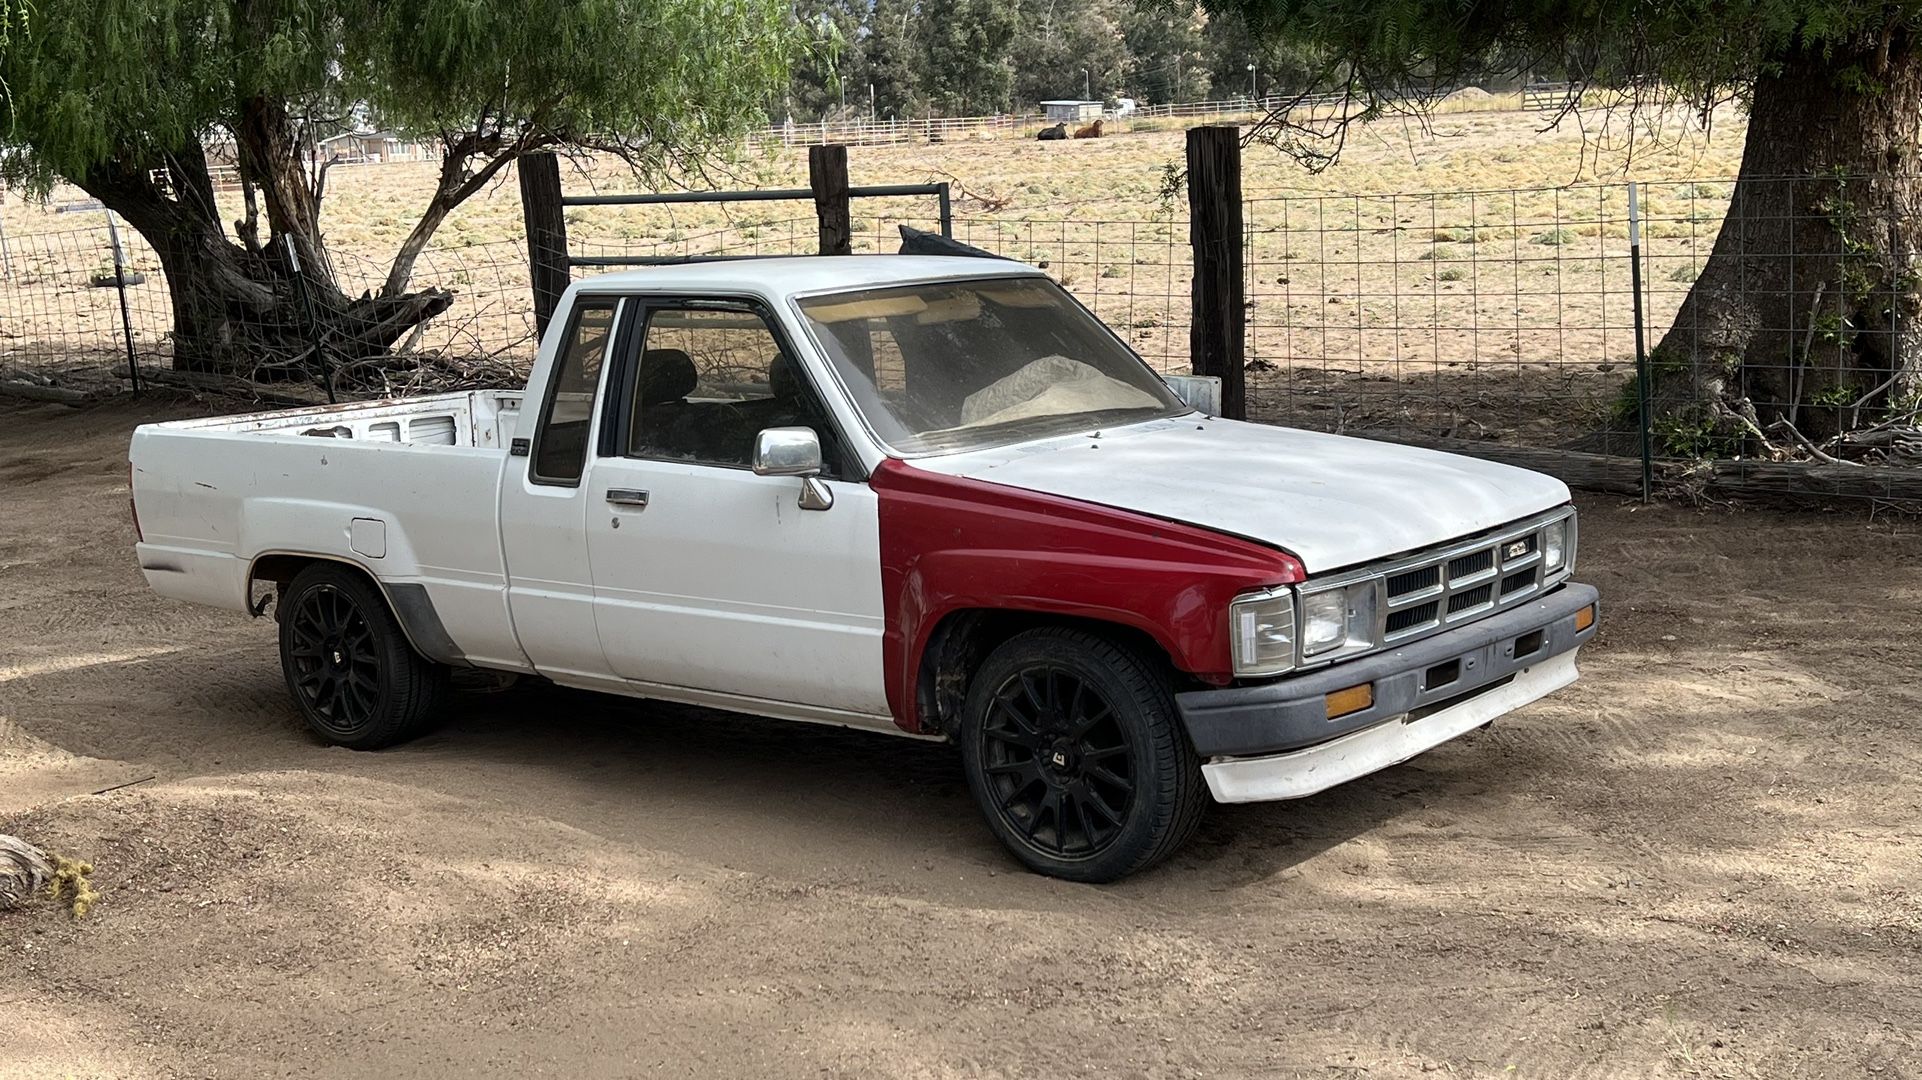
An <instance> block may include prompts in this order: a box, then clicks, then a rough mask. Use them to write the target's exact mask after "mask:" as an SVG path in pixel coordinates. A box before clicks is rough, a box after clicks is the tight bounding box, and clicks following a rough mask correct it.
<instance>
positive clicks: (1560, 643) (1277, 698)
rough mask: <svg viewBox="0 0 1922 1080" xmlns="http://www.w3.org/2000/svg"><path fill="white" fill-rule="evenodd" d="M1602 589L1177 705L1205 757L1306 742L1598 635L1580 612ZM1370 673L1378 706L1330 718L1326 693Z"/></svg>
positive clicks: (1448, 698)
mask: <svg viewBox="0 0 1922 1080" xmlns="http://www.w3.org/2000/svg"><path fill="white" fill-rule="evenodd" d="M1599 596H1600V594H1599V593H1597V592H1596V591H1595V587H1594V586H1592V585H1581V584H1577V583H1575V582H1569V583H1568V584H1566V585H1563V586H1562V587H1561V588H1559V589H1557V590H1555V591H1554V592H1552V593H1549V594H1548V595H1546V596H1544V597H1542V598H1541V599H1539V600H1534V601H1531V602H1529V603H1526V604H1523V605H1521V606H1520V607H1516V608H1511V609H1509V610H1508V611H1504V612H1501V613H1499V614H1496V615H1490V616H1489V617H1487V618H1485V619H1480V620H1477V621H1475V622H1472V623H1469V624H1467V625H1466V626H1461V627H1457V628H1456V629H1453V630H1448V631H1444V632H1443V633H1440V634H1436V635H1434V636H1433V637H1427V638H1423V639H1421V640H1420V641H1415V642H1410V643H1409V644H1407V645H1404V646H1402V647H1401V648H1398V649H1390V650H1388V651H1386V652H1380V653H1374V654H1372V655H1369V656H1363V657H1359V658H1357V659H1354V660H1349V661H1346V662H1344V663H1339V664H1336V665H1334V666H1333V667H1328V668H1323V669H1321V670H1319V671H1312V672H1309V673H1307V674H1305V675H1297V676H1293V677H1290V678H1284V679H1278V680H1276V681H1274V682H1269V683H1261V684H1258V685H1254V686H1241V687H1235V688H1233V689H1229V690H1197V691H1194V692H1191V693H1186V694H1176V695H1175V705H1176V707H1177V708H1178V709H1179V710H1180V712H1181V719H1182V721H1183V723H1185V724H1186V725H1187V728H1188V737H1189V739H1190V740H1192V741H1193V742H1194V745H1195V751H1196V752H1197V753H1199V754H1200V755H1201V756H1202V757H1204V758H1213V757H1249V756H1254V755H1259V754H1278V753H1282V752H1284V751H1288V750H1299V749H1301V748H1302V747H1306V746H1314V745H1315V744H1317V743H1323V742H1327V741H1328V740H1329V739H1333V738H1336V737H1338V736H1341V735H1346V734H1348V733H1349V732H1351V731H1359V730H1361V729H1363V728H1366V727H1370V726H1373V725H1375V724H1378V723H1380V722H1382V721H1383V720H1387V719H1390V718H1392V717H1396V716H1401V715H1403V714H1404V713H1409V712H1414V711H1416V710H1418V709H1425V708H1432V707H1434V706H1437V705H1444V704H1450V703H1453V702H1455V701H1457V700H1459V699H1461V698H1465V697H1468V696H1471V695H1473V694H1475V693H1477V692H1479V691H1482V690H1489V689H1493V688H1494V686H1496V685H1498V684H1500V683H1503V682H1505V681H1506V680H1507V679H1509V678H1510V677H1512V676H1513V675H1514V674H1515V673H1516V672H1519V671H1521V670H1522V669H1524V668H1527V667H1529V666H1531V665H1534V664H1539V663H1541V662H1542V661H1543V660H1546V659H1548V658H1549V657H1551V656H1559V655H1561V654H1562V653H1565V652H1571V651H1573V650H1574V649H1577V648H1579V647H1580V646H1581V645H1582V643H1584V642H1586V641H1587V640H1588V639H1589V638H1591V637H1594V636H1595V627H1596V626H1597V625H1599V622H1600V620H1599V618H1598V619H1597V621H1596V622H1595V623H1590V624H1589V627H1588V629H1586V630H1581V631H1577V630H1576V629H1575V615H1576V613H1577V612H1579V611H1581V610H1582V609H1583V608H1585V607H1588V606H1589V605H1591V604H1595V603H1597V602H1598V598H1599ZM1598 614H1599V609H1598ZM1536 631H1540V632H1541V640H1540V643H1539V644H1538V645H1537V646H1536V647H1535V648H1534V649H1533V650H1531V651H1529V652H1527V653H1525V654H1523V655H1520V656H1517V655H1516V654H1515V647H1516V645H1517V643H1518V639H1520V638H1523V637H1527V636H1529V635H1532V634H1533V633H1534V632H1536ZM1450 661H1454V662H1455V667H1454V669H1453V675H1454V677H1453V678H1452V679H1448V678H1447V672H1436V676H1437V678H1436V685H1434V686H1429V685H1428V684H1427V683H1428V676H1429V673H1430V672H1431V671H1433V670H1434V669H1435V668H1437V667H1438V666H1442V665H1447V664H1449V662H1450ZM1368 682H1372V683H1374V684H1375V703H1374V705H1372V706H1370V707H1369V708H1366V709H1363V710H1361V711H1360V712H1355V713H1350V714H1348V715H1347V716H1342V717H1338V718H1336V719H1334V720H1330V719H1328V711H1327V705H1326V703H1325V701H1324V700H1323V699H1324V697H1325V696H1326V695H1327V694H1328V693H1330V692H1331V691H1335V690H1340V689H1343V688H1344V687H1349V686H1355V685H1357V684H1359V683H1368Z"/></svg>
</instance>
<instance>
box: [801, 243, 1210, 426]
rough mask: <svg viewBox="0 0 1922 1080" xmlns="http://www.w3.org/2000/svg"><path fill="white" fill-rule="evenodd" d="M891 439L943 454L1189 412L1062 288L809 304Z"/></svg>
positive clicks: (813, 319)
mask: <svg viewBox="0 0 1922 1080" xmlns="http://www.w3.org/2000/svg"><path fill="white" fill-rule="evenodd" d="M801 313H802V314H803V315H804V316H805V317H806V318H807V320H808V325H809V327H810V328H811V329H812V330H813V331H814V336H815V338H816V340H818V341H819V342H820V343H821V347H822V349H823V350H824V351H825V352H826V353H827V356H828V359H829V360H830V361H831V362H832V363H833V364H834V367H835V370H836V371H837V372H838V373H839V374H840V376H841V381H842V382H843V383H844V384H845V385H846V386H847V388H848V392H849V394H850V395H851V396H852V397H853V398H854V403H855V405H856V406H858V407H859V408H860V410H861V411H862V413H864V414H865V415H866V416H867V418H868V422H869V424H870V425H872V426H873V428H874V433H875V434H876V435H877V436H879V437H880V439H881V441H882V442H885V443H887V444H888V445H889V446H890V447H892V448H893V449H895V450H897V451H900V452H902V453H910V454H913V453H938V452H945V451H953V450H973V449H978V448H981V447H986V446H1001V445H1005V444H1007V443H1013V442H1021V441H1023V440H1027V439H1036V438H1043V437H1046V436H1049V435H1065V434H1068V433H1070V432H1074V431H1084V430H1087V429H1089V428H1092V427H1096V426H1100V425H1104V424H1118V423H1132V422H1134V421H1137V420H1150V419H1155V418H1157V417H1163V416H1175V415H1179V414H1181V413H1184V412H1187V411H1188V407H1187V406H1186V405H1183V404H1182V403H1181V401H1180V400H1179V399H1178V398H1176V397H1175V396H1174V394H1173V393H1172V392H1171V391H1170V390H1169V389H1168V387H1167V385H1166V384H1165V383H1163V382H1162V381H1161V379H1160V377H1158V376H1157V375H1155V373H1154V372H1153V371H1151V370H1149V369H1148V366H1147V365H1146V364H1144V363H1142V362H1141V359H1140V357H1137V356H1136V355H1135V354H1134V353H1133V352H1131V351H1129V349H1128V347H1127V346H1126V345H1123V344H1122V343H1121V342H1120V341H1118V340H1116V339H1115V336H1114V335H1113V334H1110V333H1109V332H1108V331H1107V328H1105V327H1103V326H1102V325H1101V324H1100V323H1099V322H1096V321H1095V318H1094V316H1092V315H1090V314H1088V312H1087V310H1086V309H1084V308H1082V307H1081V305H1079V304H1077V303H1075V302H1074V301H1073V300H1072V299H1070V298H1069V297H1068V295H1067V294H1066V293H1064V292H1062V291H1061V288H1060V287H1059V286H1057V285H1056V284H1055V283H1054V282H1052V281H1049V280H1048V279H1046V278H1041V277H1022V278H992V279H982V280H974V281H944V282H938V283H934V284H928V285H908V286H903V287H899V288H889V289H868V290H864V291H861V292H846V293H834V294H831V295H827V296H816V297H810V298H808V299H806V300H803V301H801Z"/></svg>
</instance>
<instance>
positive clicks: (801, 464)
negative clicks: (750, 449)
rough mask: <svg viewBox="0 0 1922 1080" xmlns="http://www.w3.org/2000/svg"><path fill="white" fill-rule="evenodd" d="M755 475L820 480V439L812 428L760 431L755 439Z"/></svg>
mask: <svg viewBox="0 0 1922 1080" xmlns="http://www.w3.org/2000/svg"><path fill="white" fill-rule="evenodd" d="M753 467H754V475H756V476H819V475H820V474H821V437H820V436H819V435H816V434H815V433H814V429H813V428H804V427H771V428H763V429H762V430H761V433H760V434H758V435H756V436H754V461H753Z"/></svg>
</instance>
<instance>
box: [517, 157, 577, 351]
mask: <svg viewBox="0 0 1922 1080" xmlns="http://www.w3.org/2000/svg"><path fill="white" fill-rule="evenodd" d="M516 165H517V167H518V169H519V172H520V178H521V217H522V220H523V221H524V222H525V224H526V230H527V267H528V274H529V276H530V277H531V278H532V279H533V284H534V334H535V341H536V342H537V343H538V342H539V340H540V338H541V337H542V336H543V335H545V334H546V333H547V322H548V320H549V319H552V318H553V317H554V308H555V307H556V306H558V305H559V304H560V302H561V294H562V293H563V292H566V291H567V282H568V278H569V277H571V276H572V272H571V271H570V269H569V268H568V263H567V217H566V216H565V215H564V214H563V213H562V211H561V161H560V159H559V158H558V157H555V156H554V155H553V154H547V153H542V154H526V155H523V156H522V157H521V159H520V161H519V162H517V163H516Z"/></svg>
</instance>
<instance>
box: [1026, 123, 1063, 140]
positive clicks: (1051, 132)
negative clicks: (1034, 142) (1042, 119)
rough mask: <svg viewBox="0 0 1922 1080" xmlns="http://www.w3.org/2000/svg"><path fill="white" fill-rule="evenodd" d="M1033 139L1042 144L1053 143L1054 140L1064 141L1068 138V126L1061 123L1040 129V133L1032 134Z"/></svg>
mask: <svg viewBox="0 0 1922 1080" xmlns="http://www.w3.org/2000/svg"><path fill="white" fill-rule="evenodd" d="M1034 137H1035V138H1037V139H1040V140H1041V141H1042V142H1053V141H1055V140H1056V139H1065V138H1067V137H1068V125H1067V124H1066V123H1065V122H1063V123H1059V124H1056V125H1055V126H1053V127H1050V128H1042V129H1041V130H1040V131H1037V132H1035V133H1034Z"/></svg>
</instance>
